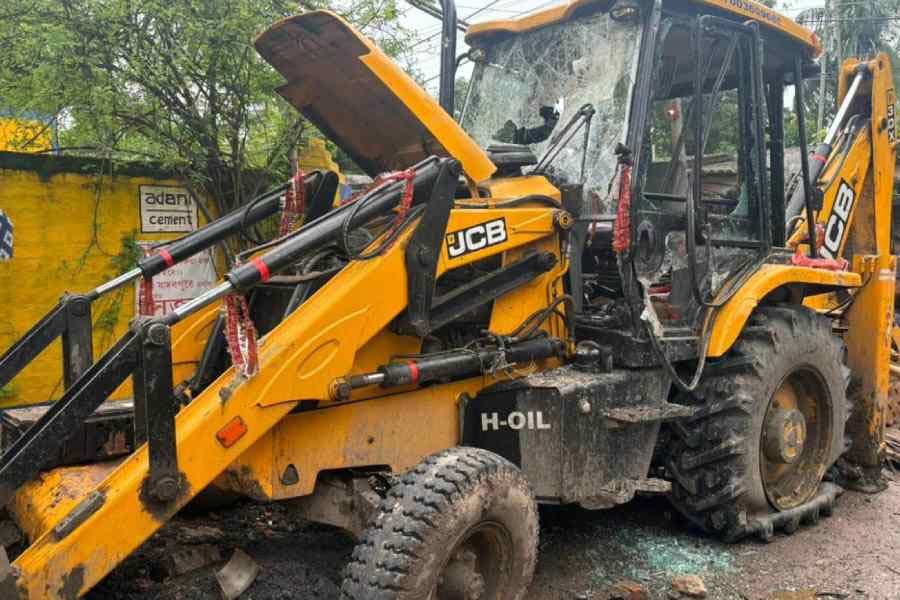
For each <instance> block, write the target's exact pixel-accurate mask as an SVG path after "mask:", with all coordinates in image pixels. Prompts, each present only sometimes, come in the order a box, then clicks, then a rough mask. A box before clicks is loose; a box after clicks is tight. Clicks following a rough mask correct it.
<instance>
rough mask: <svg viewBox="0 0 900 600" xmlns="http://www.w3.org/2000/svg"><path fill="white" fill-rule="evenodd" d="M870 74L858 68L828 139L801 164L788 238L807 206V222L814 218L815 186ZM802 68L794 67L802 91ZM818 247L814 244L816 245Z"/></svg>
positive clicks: (787, 216)
mask: <svg viewBox="0 0 900 600" xmlns="http://www.w3.org/2000/svg"><path fill="white" fill-rule="evenodd" d="M868 74H869V68H868V66H866V65H865V64H860V65H859V66H858V67H857V70H856V75H855V76H854V77H853V82H852V83H851V84H850V88H849V89H848V90H847V94H846V95H845V96H844V101H843V102H841V106H840V108H838V112H837V114H836V115H835V116H834V119H833V120H832V121H831V126H830V127H829V128H828V133H827V134H826V135H825V140H824V141H823V142H822V143H821V144H819V146H818V147H817V148H816V151H815V152H813V153H812V154H811V155H809V157H808V158H807V159H806V160H807V162H805V163H802V164H801V166H802V167H803V173H802V175H803V183H802V185H800V186H798V187H797V188H796V189H795V190H794V193H793V195H792V196H791V199H790V201H789V202H788V205H787V209H786V210H785V220H786V221H785V236H787V237H790V235H791V233H793V229H794V223H795V221H796V219H795V218H794V217H797V216H798V215H800V213H801V211H802V210H803V208H804V207H806V209H807V216H806V218H807V219H810V218H811V214H810V213H811V212H812V206H813V204H814V198H813V193H814V187H815V184H816V181H817V180H818V179H819V175H821V174H822V169H824V168H825V164H826V163H827V162H828V158H829V157H830V156H831V152H832V150H833V146H834V140H835V138H836V137H837V135H838V132H840V130H841V126H842V125H843V123H844V120H845V119H846V118H847V113H848V112H850V106H851V105H852V104H853V101H854V100H855V99H856V93H857V92H858V91H859V86H860V84H861V83H862V82H863V80H864V79H865V78H866V76H867V75H868ZM799 78H800V75H799V68H795V70H794V86H795V87H796V88H797V89H798V90H799V89H800V87H801V85H802V82H801V81H799ZM797 116H798V119H799V121H798V124H799V123H803V120H804V119H803V111H802V108H801V109H799V112H798V114H797ZM801 129H802V130H801V132H800V142H801V146H803V147H804V148H805V147H806V139H805V135H806V132H805V127H802V128H801ZM810 230H811V231H812V228H810ZM814 245H815V244H811V246H814Z"/></svg>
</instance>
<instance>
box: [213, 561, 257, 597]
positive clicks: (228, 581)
mask: <svg viewBox="0 0 900 600" xmlns="http://www.w3.org/2000/svg"><path fill="white" fill-rule="evenodd" d="M257 575H259V565H258V564H256V561H255V560H253V559H252V558H250V556H249V555H248V554H247V553H246V552H244V551H243V550H241V549H240V548H235V549H234V554H232V555H231V560H229V561H228V562H227V563H225V566H224V567H222V568H221V569H220V570H219V571H216V581H218V582H219V588H220V589H221V590H222V597H223V598H224V599H225V600H236V599H237V598H238V597H240V595H241V594H243V593H244V592H246V591H247V588H249V587H250V586H251V585H252V584H253V581H254V580H255V579H256V576H257Z"/></svg>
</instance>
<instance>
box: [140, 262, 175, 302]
mask: <svg viewBox="0 0 900 600" xmlns="http://www.w3.org/2000/svg"><path fill="white" fill-rule="evenodd" d="M151 254H153V250H151V249H149V248H144V257H147V256H150V255H151ZM168 254H169V253H168V251H166V255H168ZM169 258H171V256H170V257H169ZM168 262H169V261H168V260H166V263H168ZM139 285H140V289H139V290H138V314H139V315H140V316H142V317H152V316H153V315H154V314H156V301H155V300H154V299H153V278H152V277H147V276H144V277H141V282H140V284H139Z"/></svg>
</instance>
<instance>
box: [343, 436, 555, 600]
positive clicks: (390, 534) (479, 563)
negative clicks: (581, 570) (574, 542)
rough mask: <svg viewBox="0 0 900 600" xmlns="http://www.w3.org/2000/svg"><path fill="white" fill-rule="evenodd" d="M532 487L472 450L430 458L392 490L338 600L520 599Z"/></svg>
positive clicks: (531, 559)
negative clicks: (340, 599)
mask: <svg viewBox="0 0 900 600" xmlns="http://www.w3.org/2000/svg"><path fill="white" fill-rule="evenodd" d="M537 541H538V516H537V506H536V504H535V501H534V497H533V495H532V492H531V488H530V486H529V485H528V482H527V481H526V480H525V477H524V476H523V475H522V473H521V471H519V469H518V468H516V466H515V465H513V464H512V463H510V462H509V461H507V460H506V459H504V458H502V457H500V456H498V455H496V454H494V453H492V452H488V451H486V450H481V449H478V448H463V447H459V448H452V449H450V450H445V451H444V452H441V453H439V454H435V455H433V456H430V457H428V458H426V459H425V460H424V461H423V462H422V463H420V464H419V465H418V466H417V467H416V468H415V469H413V470H412V471H410V472H409V473H407V474H405V475H404V476H403V477H402V478H401V479H400V481H399V482H398V483H397V484H396V485H395V486H393V487H392V488H391V490H390V491H389V492H388V495H387V497H386V498H385V499H384V500H383V502H382V503H381V506H380V508H379V511H378V513H377V514H376V516H375V518H374V520H373V522H372V523H371V524H370V525H369V528H368V529H367V530H366V532H365V533H364V534H363V537H362V539H361V540H360V542H359V544H358V545H357V546H356V548H355V549H354V550H353V555H352V557H351V559H350V563H349V564H348V565H347V568H346V571H345V574H344V581H343V584H342V586H341V598H342V599H348V600H349V599H353V600H363V599H365V600H520V599H522V598H524V597H525V594H526V591H527V589H528V585H529V584H530V583H531V577H532V575H533V574H534V566H535V562H536V560H537Z"/></svg>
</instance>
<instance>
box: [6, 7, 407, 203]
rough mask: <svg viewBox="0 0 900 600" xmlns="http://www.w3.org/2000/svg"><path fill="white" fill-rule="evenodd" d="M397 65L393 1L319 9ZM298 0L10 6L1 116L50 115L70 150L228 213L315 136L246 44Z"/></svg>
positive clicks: (402, 42)
mask: <svg viewBox="0 0 900 600" xmlns="http://www.w3.org/2000/svg"><path fill="white" fill-rule="evenodd" d="M326 3H327V4H330V6H329V7H330V8H332V9H333V10H336V11H337V12H339V13H340V14H341V15H342V16H344V17H346V18H348V20H350V21H351V22H353V23H354V24H356V25H357V26H358V27H360V28H361V29H362V30H363V32H364V33H366V34H367V35H370V36H371V37H373V38H375V39H376V40H377V41H379V42H380V43H382V45H383V46H384V47H385V49H386V50H387V51H388V53H390V54H394V55H397V54H400V53H402V52H403V50H404V48H405V47H406V45H407V42H408V40H409V39H410V36H409V34H408V33H407V32H405V31H404V30H402V29H401V28H400V27H399V25H398V24H397V16H398V15H397V10H396V4H395V0H345V1H344V2H343V3H341V0H337V2H325V1H322V2H317V3H316V4H309V3H307V5H306V6H305V7H304V8H306V9H309V8H321V7H324V6H325V4H326ZM298 10H302V9H300V8H298V6H297V4H296V0H293V1H291V0H140V1H138V0H5V2H4V7H3V8H0V104H3V105H5V106H6V107H7V108H12V109H15V110H16V111H22V112H30V113H34V112H37V113H42V114H46V115H54V117H55V118H56V119H57V122H58V123H59V124H60V126H61V127H60V129H61V143H62V145H63V146H64V147H68V148H74V149H77V150H78V151H79V152H81V153H82V154H85V153H87V154H96V155H101V156H112V157H117V158H130V159H134V158H140V159H151V160H155V161H160V162H162V163H164V164H166V165H168V166H172V167H174V168H176V169H178V170H180V171H181V172H183V173H184V174H185V175H186V176H187V177H188V178H189V180H190V181H192V182H193V183H194V184H195V185H197V186H198V187H200V188H202V189H203V190H204V191H206V192H207V193H208V194H209V195H210V196H211V197H213V198H214V199H215V200H216V202H217V203H218V204H219V206H218V208H219V210H229V209H231V208H233V207H235V206H237V205H240V204H241V203H243V202H244V201H245V200H246V199H247V198H248V197H250V196H252V195H254V194H255V193H256V192H258V191H259V190H260V188H262V187H263V186H266V185H269V183H270V182H271V180H272V179H273V178H276V177H278V178H280V177H284V176H286V175H287V173H288V170H289V166H288V154H289V149H290V148H292V147H294V146H295V145H296V144H297V143H298V142H299V141H300V140H301V138H302V137H303V136H304V135H308V134H310V133H311V127H310V126H309V124H308V123H306V122H305V121H304V120H303V119H302V118H301V117H300V115H299V114H298V113H297V112H296V111H295V110H294V109H293V107H291V106H289V105H288V104H287V103H286V102H284V101H283V100H282V99H281V98H279V97H278V96H277V94H275V92H274V88H276V87H277V86H278V85H279V84H280V83H281V78H280V76H279V75H278V74H277V73H275V72H274V71H273V70H272V69H271V68H270V67H269V66H268V65H267V64H266V63H265V62H264V61H263V60H262V59H261V58H260V57H259V56H258V55H257V53H256V52H255V50H254V48H253V39H254V38H255V36H256V35H257V34H258V33H260V32H261V31H263V30H264V29H266V28H267V27H268V26H269V25H271V24H272V23H273V22H275V21H277V20H279V19H282V18H284V17H287V16H290V15H292V14H294V13H296V12H297V11H298Z"/></svg>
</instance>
